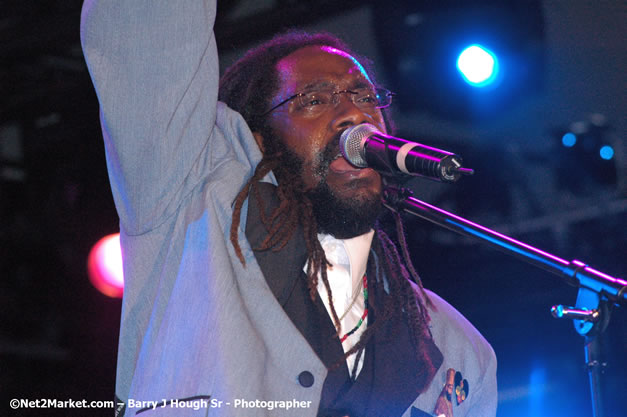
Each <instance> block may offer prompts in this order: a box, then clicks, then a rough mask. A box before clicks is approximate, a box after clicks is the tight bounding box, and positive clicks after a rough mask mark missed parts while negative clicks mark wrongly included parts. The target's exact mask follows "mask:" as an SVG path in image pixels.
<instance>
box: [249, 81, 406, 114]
mask: <svg viewBox="0 0 627 417" xmlns="http://www.w3.org/2000/svg"><path fill="white" fill-rule="evenodd" d="M374 91H375V93H376V95H377V96H379V95H380V94H379V92H382V93H383V94H381V95H383V96H385V97H389V98H390V102H389V103H388V104H386V105H384V106H375V108H376V109H385V108H388V107H390V106H391V105H392V97H394V96H395V95H396V94H395V93H393V92H391V91H390V90H388V89H387V88H383V87H377V88H375V89H374ZM309 93H312V91H307V92H300V93H296V94H294V95H293V96H290V97H288V98H286V99H285V100H283V101H282V102H280V103H279V104H277V105H275V106H274V107H272V108H271V109H270V110H268V111H266V112H265V113H262V114H260V115H259V117H264V116H267V115H269V114H270V113H272V112H273V111H275V110H276V109H278V108H279V107H281V106H282V105H284V104H285V103H289V102H290V101H292V100H294V99H295V98H298V97H302V96H304V95H307V94H309ZM346 93H350V94H352V95H355V94H359V93H358V92H356V91H354V90H351V89H346V90H338V91H333V92H332V95H334V96H335V95H338V94H346ZM351 97H353V96H351ZM351 101H352V99H351ZM353 103H354V102H353Z"/></svg>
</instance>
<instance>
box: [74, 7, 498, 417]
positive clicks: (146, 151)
mask: <svg viewBox="0 0 627 417" xmlns="http://www.w3.org/2000/svg"><path fill="white" fill-rule="evenodd" d="M214 17H215V3H214V2H213V1H210V0H205V1H200V0H194V1H191V0H190V1H186V2H172V1H163V0H159V1H157V0H135V1H114V0H100V1H96V0H86V1H85V4H84V6H83V13H82V25H81V38H82V43H83V48H84V51H85V56H86V59H87V63H88V67H89V71H90V74H91V76H92V79H93V81H94V85H95V87H96V91H97V93H98V99H99V102H100V107H101V121H102V127H103V135H104V139H105V148H106V154H107V164H108V170H109V175H110V180H111V186H112V190H113V195H114V199H115V202H116V207H117V210H118V213H119V216H120V233H121V242H122V247H123V258H124V274H125V292H124V301H123V308H122V323H121V331H120V345H119V354H118V372H117V384H116V396H117V397H118V398H119V400H120V402H123V403H125V404H126V406H125V407H122V409H121V410H119V415H122V414H125V415H129V416H130V415H136V414H141V415H144V413H145V415H146V416H147V417H148V416H178V415H180V416H183V415H184V416H206V415H216V416H246V417H249V416H274V415H277V416H329V417H330V416H351V417H366V416H368V417H392V416H404V417H409V416H429V415H435V414H434V413H437V414H438V415H441V414H443V415H446V416H448V417H451V416H452V415H455V416H456V417H459V416H469V417H470V416H472V417H476V416H479V417H481V416H494V415H495V412H496V376H495V373H496V359H495V357H494V352H493V351H492V349H491V347H490V346H489V344H488V343H487V342H486V341H485V340H484V339H483V337H482V336H481V335H480V334H479V333H478V332H477V330H476V329H474V328H473V327H472V325H471V324H470V323H469V322H468V321H467V320H466V319H465V318H464V317H463V316H461V315H460V314H459V313H458V312H457V311H455V310H454V309H453V308H452V307H451V306H450V305H448V304H447V303H446V302H445V301H443V300H442V299H441V298H439V297H438V296H437V295H435V294H433V293H431V292H429V291H427V290H425V289H423V288H422V284H421V283H420V279H419V277H418V275H417V273H416V272H415V270H414V268H413V266H412V264H411V261H410V259H409V255H408V251H407V248H406V245H405V242H404V236H403V229H402V222H401V219H400V216H399V215H398V214H396V213H391V212H389V211H388V210H386V209H384V208H383V206H382V204H381V196H382V190H383V188H384V186H385V184H384V181H383V180H382V178H381V176H380V175H379V174H378V173H377V172H376V171H374V170H372V169H370V168H365V169H359V168H355V167H353V166H352V165H351V164H349V163H348V162H347V161H346V160H345V159H344V158H343V157H342V156H341V154H340V152H339V145H338V140H339V137H340V135H341V134H342V132H344V131H345V130H346V129H348V128H349V127H352V126H356V125H359V124H362V123H369V124H372V125H374V126H376V127H377V128H378V129H379V130H381V131H383V132H385V131H386V130H387V127H388V123H387V115H385V114H384V112H385V111H386V110H385V109H386V108H387V107H388V106H389V105H390V104H391V100H392V93H390V92H389V91H387V90H385V89H384V88H382V87H380V86H379V85H377V83H376V80H375V78H374V76H373V74H372V73H371V72H370V71H368V70H367V69H366V68H365V67H364V66H363V65H362V63H360V61H359V60H358V59H357V58H356V55H355V54H354V53H352V52H351V51H350V50H349V48H348V47H347V46H346V45H344V44H343V43H342V42H341V41H339V40H338V39H336V38H335V37H333V36H330V35H326V34H314V35H311V34H305V33H301V32H290V33H288V34H286V35H282V36H280V37H277V38H275V39H273V40H271V41H269V42H267V43H265V44H263V45H261V46H259V47H257V48H255V49H253V50H251V51H249V52H248V53H247V54H246V55H245V56H244V57H243V58H242V59H240V60H239V61H238V62H236V63H235V64H234V65H233V66H232V67H231V68H229V69H228V70H227V71H226V72H225V74H224V76H223V77H222V79H221V80H220V81H218V78H219V77H218V74H219V70H218V60H217V53H216V44H215V37H214V35H213V30H212V26H213V22H214ZM218 90H219V101H218ZM385 216H387V217H389V218H390V219H393V220H394V221H387V222H385V224H395V225H396V226H395V227H392V228H391V229H392V230H387V231H384V230H383V228H382V227H381V224H383V223H384V222H383V221H382V220H383V217H385ZM395 242H397V243H395ZM451 372H453V374H454V375H455V380H456V381H457V380H459V383H456V384H455V385H456V386H455V387H450V385H451V384H450V383H448V382H450V381H449V380H450V375H453V374H451ZM447 375H449V377H448V378H447ZM447 387H448V388H447ZM453 390H460V392H462V393H463V395H453V396H451V391H453ZM199 399H205V400H207V402H206V407H194V408H191V407H182V406H179V405H180V404H184V403H185V402H186V401H190V402H191V401H197V400H199ZM443 401H449V402H450V403H451V406H450V407H444V408H443V407H440V406H438V404H442V402H443ZM131 404H158V405H157V406H155V407H143V408H140V407H134V406H131ZM172 404H177V406H176V407H175V406H172ZM242 404H246V405H247V406H245V407H244V406H242ZM195 408H198V409H195ZM442 409H445V410H446V411H444V412H442V411H441V410H442Z"/></svg>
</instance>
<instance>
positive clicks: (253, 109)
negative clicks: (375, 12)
mask: <svg viewBox="0 0 627 417" xmlns="http://www.w3.org/2000/svg"><path fill="white" fill-rule="evenodd" d="M310 45H318V46H330V47H333V48H337V49H340V50H342V51H345V52H347V53H349V54H350V55H351V56H354V57H357V55H355V54H354V53H352V52H351V50H350V48H348V46H347V45H345V44H344V43H343V42H342V41H341V40H339V39H338V38H336V37H334V36H332V35H330V34H326V33H318V34H308V33H305V32H296V31H291V32H288V33H286V34H284V35H280V36H277V37H275V38H274V39H272V40H271V41H269V42H267V43H265V44H263V45H261V46H259V47H257V48H254V49H252V50H250V51H249V52H248V53H247V54H246V55H245V56H244V57H242V58H241V59H240V60H239V61H237V62H236V63H235V64H233V65H232V66H231V67H230V68H229V69H228V70H227V71H226V72H225V74H224V76H223V77H222V79H221V80H220V91H219V99H220V100H221V101H223V102H225V103H226V104H227V105H229V107H231V108H232V109H234V110H236V111H238V112H239V113H240V114H241V115H242V116H243V117H244V119H245V120H246V122H247V123H248V125H249V127H250V129H251V130H252V131H253V132H257V133H260V134H261V136H262V137H263V140H264V142H263V157H262V160H261V161H260V162H259V164H258V165H257V167H256V169H255V172H254V174H253V176H252V177H251V178H250V179H249V180H248V182H247V183H246V184H245V186H244V187H243V188H242V190H241V191H240V192H239V193H238V195H237V197H236V199H235V202H234V209H233V222H232V224H231V230H230V238H231V242H232V244H233V247H234V249H235V253H236V254H237V256H238V258H239V259H240V261H241V262H242V264H245V261H244V256H243V254H242V251H241V247H240V245H239V242H238V229H239V225H240V216H241V210H242V207H243V205H244V202H245V201H246V199H247V198H249V196H251V194H252V197H253V198H255V199H256V200H257V203H258V204H259V207H260V211H261V221H262V223H263V224H264V226H265V228H266V231H267V236H266V237H265V239H264V240H263V242H262V243H261V244H260V246H259V247H258V248H255V249H256V250H273V251H279V250H281V249H282V248H283V247H284V246H285V245H286V244H287V242H288V241H289V240H290V239H291V237H292V236H293V234H294V232H295V231H296V230H297V228H298V226H299V225H300V226H301V227H302V230H303V234H304V240H305V244H306V249H307V273H306V275H307V284H308V289H309V294H310V296H311V299H312V300H315V297H316V294H317V286H318V277H320V278H321V279H322V282H323V284H324V286H325V288H326V290H327V294H328V301H329V306H330V307H331V316H332V319H333V322H334V324H335V327H336V331H337V332H338V333H339V331H340V327H341V326H340V320H339V317H338V315H337V312H336V311H335V308H334V306H333V302H332V292H331V288H330V286H329V282H328V278H327V266H329V265H330V264H329V262H328V261H327V259H326V256H325V253H324V249H323V248H322V246H321V245H320V242H319V240H318V237H317V232H318V227H317V224H316V221H315V216H314V214H313V206H312V203H311V201H310V199H309V198H308V197H307V196H306V195H305V194H304V193H303V191H302V190H303V189H304V187H303V182H302V178H301V176H300V169H298V167H294V166H293V164H292V165H286V164H284V163H283V162H284V161H285V157H286V155H285V154H286V153H287V152H289V150H288V149H287V148H286V146H285V145H284V144H283V143H281V142H280V140H276V136H275V135H273V132H272V130H271V128H270V127H269V126H268V125H267V123H266V120H265V119H264V118H262V117H260V116H259V115H261V114H263V113H264V112H265V111H266V110H267V109H268V108H269V105H270V101H271V98H272V97H273V96H274V94H275V93H276V91H277V90H278V85H279V80H278V75H277V72H276V64H277V62H278V61H279V60H281V59H282V58H284V57H286V56H287V55H289V54H291V53H292V52H295V51H297V50H299V49H301V48H304V47H306V46H310ZM357 58H358V59H359V61H360V62H361V63H362V64H363V65H364V66H365V68H366V71H367V72H368V73H369V75H370V76H371V79H373V78H372V71H371V70H370V67H371V65H370V62H369V61H368V60H365V59H363V58H359V57H357ZM384 119H385V121H386V123H387V124H388V125H390V124H391V121H390V120H389V119H388V117H387V114H386V113H385V112H384ZM271 171H272V172H273V173H274V174H275V176H276V178H277V181H278V187H277V194H278V198H279V206H278V207H277V208H276V209H275V210H274V211H273V212H272V213H271V214H270V215H269V216H268V215H267V214H266V213H265V209H264V202H263V201H262V199H261V197H260V195H259V192H258V191H257V190H256V187H255V184H256V183H257V182H259V181H261V180H262V179H263V178H264V177H265V176H266V175H267V174H268V173H269V172H271ZM394 218H395V222H396V237H397V239H398V241H399V243H400V246H401V248H402V251H401V254H399V252H398V250H397V248H396V245H395V244H394V242H393V241H392V239H391V238H390V237H389V236H388V235H387V234H386V233H385V232H384V231H383V230H382V228H381V227H379V225H378V224H377V225H376V226H375V231H376V234H375V239H373V246H372V250H373V252H374V253H375V255H376V258H377V259H378V260H379V261H381V260H382V262H380V263H382V266H383V268H378V267H377V268H374V269H372V268H373V267H374V265H372V264H371V262H374V260H373V257H370V259H369V263H370V264H369V268H370V270H376V271H377V275H378V276H377V277H376V281H377V282H378V283H383V282H384V280H385V282H387V284H388V291H389V295H390V296H389V297H385V302H384V305H383V309H382V312H381V314H380V315H379V314H378V312H377V320H375V321H374V323H371V325H369V326H368V327H367V328H366V330H365V331H364V333H363V334H362V336H361V338H360V340H359V341H358V342H357V343H356V344H355V346H353V347H352V348H351V349H350V350H349V351H348V352H346V354H345V356H344V359H345V358H346V357H348V356H350V355H352V354H355V353H356V354H357V359H356V361H355V367H354V368H353V370H352V373H353V375H355V372H356V369H357V364H358V363H359V359H360V357H361V354H362V352H363V348H364V347H365V346H366V343H367V341H368V340H369V339H370V338H371V337H372V335H373V334H374V333H375V332H376V331H377V329H379V328H380V327H381V325H382V324H383V323H384V322H386V321H387V320H389V319H391V318H392V317H394V316H397V315H399V314H402V312H403V311H404V312H405V313H406V314H407V316H408V318H409V320H408V321H409V328H410V335H411V339H412V342H413V344H414V346H415V347H416V348H417V350H416V351H417V353H418V355H421V353H420V352H422V351H423V350H422V349H421V346H422V345H423V344H424V341H425V340H426V339H430V338H431V334H430V331H429V329H428V321H429V314H428V311H427V309H426V305H429V306H432V305H431V302H430V300H429V298H428V297H427V295H426V293H425V291H424V288H423V287H422V283H421V280H420V278H419V276H418V274H417V273H416V271H415V269H414V267H413V265H412V263H411V260H410V258H409V254H408V250H407V245H406V242H405V237H404V231H403V226H402V221H401V219H400V216H399V215H398V214H397V213H394ZM401 257H402V259H401ZM403 265H406V266H407V267H405V266H403ZM412 280H413V281H414V282H415V283H416V284H417V286H418V291H419V294H416V293H415V291H414V288H413V287H412V285H411V284H410V281H412ZM399 305H400V306H402V310H401V309H399V308H398V306H399ZM371 308H372V307H371ZM340 363H341V361H338V365H336V366H339V364H340Z"/></svg>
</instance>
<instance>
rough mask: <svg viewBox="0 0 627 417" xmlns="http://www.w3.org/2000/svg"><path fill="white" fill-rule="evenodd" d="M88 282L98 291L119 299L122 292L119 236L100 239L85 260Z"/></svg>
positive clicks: (117, 234)
mask: <svg viewBox="0 0 627 417" xmlns="http://www.w3.org/2000/svg"><path fill="white" fill-rule="evenodd" d="M87 272H88V275H89V280H90V281H91V283H92V285H93V286H94V287H96V289H97V290H98V291H100V292H101V293H103V294H104V295H106V296H108V297H112V298H121V297H122V293H123V291H124V274H123V272H122V249H121V248H120V234H119V233H115V234H111V235H108V236H105V237H103V238H102V239H100V240H99V241H98V242H97V243H96V244H95V245H94V246H93V247H92V249H91V251H90V252H89V257H88V258H87Z"/></svg>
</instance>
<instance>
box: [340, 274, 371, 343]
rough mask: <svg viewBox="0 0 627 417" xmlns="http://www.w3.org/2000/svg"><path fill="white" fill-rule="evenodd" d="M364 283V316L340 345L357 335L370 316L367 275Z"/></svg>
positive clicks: (343, 338) (342, 338) (342, 339)
mask: <svg viewBox="0 0 627 417" xmlns="http://www.w3.org/2000/svg"><path fill="white" fill-rule="evenodd" d="M363 283H364V314H362V315H361V318H360V319H359V321H358V322H357V325H356V326H355V327H353V330H351V331H350V332H348V333H346V334H345V335H344V336H342V337H341V338H340V343H344V341H345V340H346V338H347V337H348V336H350V335H352V334H353V333H355V332H356V331H357V329H359V327H360V326H361V323H363V322H364V320H365V319H366V316H368V279H367V278H366V275H364V277H363Z"/></svg>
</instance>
